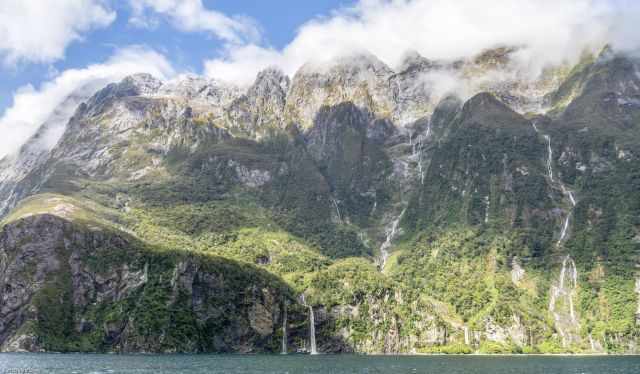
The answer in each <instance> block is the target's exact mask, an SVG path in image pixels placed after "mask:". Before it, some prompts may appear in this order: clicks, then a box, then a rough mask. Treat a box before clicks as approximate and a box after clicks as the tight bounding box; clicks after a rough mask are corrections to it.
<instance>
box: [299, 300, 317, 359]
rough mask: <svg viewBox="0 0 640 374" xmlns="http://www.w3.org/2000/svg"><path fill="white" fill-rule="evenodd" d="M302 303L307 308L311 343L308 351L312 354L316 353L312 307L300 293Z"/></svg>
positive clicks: (314, 321)
mask: <svg viewBox="0 0 640 374" xmlns="http://www.w3.org/2000/svg"><path fill="white" fill-rule="evenodd" d="M302 305H304V306H306V307H307V308H309V343H310V345H311V350H310V351H309V353H310V354H312V355H317V354H318V349H317V348H316V318H315V315H314V314H313V307H312V306H311V305H307V303H306V301H305V299H304V294H302Z"/></svg>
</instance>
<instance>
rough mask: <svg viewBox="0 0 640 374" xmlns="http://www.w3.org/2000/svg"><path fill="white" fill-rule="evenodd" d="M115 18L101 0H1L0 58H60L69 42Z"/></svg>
mask: <svg viewBox="0 0 640 374" xmlns="http://www.w3.org/2000/svg"><path fill="white" fill-rule="evenodd" d="M115 18H116V14H115V12H113V11H111V10H109V9H108V8H107V7H106V6H105V5H104V4H103V1H102V0H55V1H51V0H50V1H45V0H2V1H0V57H2V58H3V60H4V63H5V64H14V63H16V62H18V61H21V60H24V61H32V62H51V61H54V60H57V59H60V58H62V57H64V51H65V49H66V48H67V46H68V45H69V43H71V42H73V41H75V40H79V39H81V38H82V34H83V33H84V32H87V31H89V30H91V29H95V28H101V27H106V26H108V25H109V24H111V22H113V20H114V19H115Z"/></svg>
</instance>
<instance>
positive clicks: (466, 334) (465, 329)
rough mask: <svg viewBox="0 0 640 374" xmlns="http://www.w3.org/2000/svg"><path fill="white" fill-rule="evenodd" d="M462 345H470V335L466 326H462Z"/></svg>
mask: <svg viewBox="0 0 640 374" xmlns="http://www.w3.org/2000/svg"><path fill="white" fill-rule="evenodd" d="M464 344H465V345H471V333H470V332H469V327H468V326H464Z"/></svg>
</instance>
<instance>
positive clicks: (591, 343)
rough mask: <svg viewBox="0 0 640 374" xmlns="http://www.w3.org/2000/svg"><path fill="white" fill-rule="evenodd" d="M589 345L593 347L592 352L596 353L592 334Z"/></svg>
mask: <svg viewBox="0 0 640 374" xmlns="http://www.w3.org/2000/svg"><path fill="white" fill-rule="evenodd" d="M589 345H591V351H593V352H595V350H596V343H595V342H594V341H593V336H591V333H589Z"/></svg>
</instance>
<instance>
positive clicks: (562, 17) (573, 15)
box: [205, 0, 640, 83]
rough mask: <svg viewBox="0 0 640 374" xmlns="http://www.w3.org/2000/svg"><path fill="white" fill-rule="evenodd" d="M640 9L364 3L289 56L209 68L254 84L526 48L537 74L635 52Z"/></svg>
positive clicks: (521, 55) (537, 1)
mask: <svg viewBox="0 0 640 374" xmlns="http://www.w3.org/2000/svg"><path fill="white" fill-rule="evenodd" d="M639 15H640V5H638V4H637V3H635V2H630V1H626V2H624V1H622V2H621V1H602V0H575V1H573V0H560V1H558V0H522V1H514V0H495V1H492V2H491V3H490V5H488V3H487V2H479V1H475V0H460V1H455V2H453V1H448V0H391V1H386V0H360V1H359V2H358V3H357V4H356V5H355V6H353V7H350V8H344V9H341V10H339V11H336V12H334V13H333V14H332V15H331V16H329V17H326V18H318V19H314V20H311V21H309V22H307V23H306V24H305V25H303V26H302V27H301V28H300V29H299V31H298V33H297V35H296V37H295V38H294V39H293V41H291V43H289V44H288V45H287V46H285V47H284V48H283V49H281V50H278V49H273V48H269V47H263V46H260V45H256V44H247V45H244V46H241V47H238V46H228V47H227V49H226V52H225V54H224V55H223V56H222V57H220V58H216V59H213V60H210V61H207V62H206V63H205V70H206V74H208V75H209V76H213V77H216V78H222V79H230V80H235V81H238V82H242V83H248V82H249V81H251V80H252V79H253V77H254V76H255V73H257V72H258V71H259V70H261V69H263V68H264V67H266V66H269V65H276V66H278V67H280V68H282V69H283V70H284V71H285V72H286V73H288V74H293V73H294V72H295V71H296V70H297V69H298V68H299V67H300V66H301V65H302V64H304V63H306V62H307V61H314V60H315V61H323V60H327V59H331V58H333V57H335V56H337V55H341V54H344V53H345V52H352V51H353V50H367V51H369V52H371V53H373V54H374V55H376V56H378V57H379V58H380V59H381V60H383V61H384V62H385V63H387V64H389V65H391V66H395V65H397V64H398V63H399V62H400V61H401V58H402V57H403V55H404V53H405V52H406V51H407V50H415V51H417V52H418V53H420V54H422V55H424V56H426V57H428V58H432V59H456V58H461V57H465V56H470V55H473V54H476V53H479V52H480V51H482V50H483V49H487V48H492V47H495V46H498V45H512V46H519V47H523V48H522V49H521V50H520V51H519V52H518V55H517V56H516V57H517V58H518V59H519V60H520V61H521V62H522V63H523V64H524V65H526V67H527V69H529V70H530V71H531V72H532V73H534V74H535V73H536V72H539V71H540V69H541V67H543V66H545V65H547V64H557V63H560V62H563V61H575V60H576V59H577V58H578V57H579V55H580V53H581V52H582V51H583V50H584V49H585V48H590V47H591V48H599V47H601V46H602V45H603V44H605V43H612V44H614V46H617V47H620V48H635V47H636V46H637V45H638V42H639V40H638V39H639V37H638V36H637V35H636V34H637V33H634V32H633V30H634V25H635V24H636V22H635V20H637V19H640V17H639Z"/></svg>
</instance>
